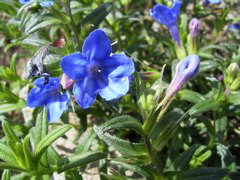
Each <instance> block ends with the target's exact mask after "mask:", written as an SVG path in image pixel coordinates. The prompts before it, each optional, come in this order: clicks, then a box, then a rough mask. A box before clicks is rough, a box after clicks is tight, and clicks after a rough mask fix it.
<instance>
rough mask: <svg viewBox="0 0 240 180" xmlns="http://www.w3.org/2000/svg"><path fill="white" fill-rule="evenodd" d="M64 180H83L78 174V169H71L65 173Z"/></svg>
mask: <svg viewBox="0 0 240 180" xmlns="http://www.w3.org/2000/svg"><path fill="white" fill-rule="evenodd" d="M64 174H65V180H83V178H82V175H81V174H80V173H79V170H78V169H73V170H69V171H65V172H64Z"/></svg>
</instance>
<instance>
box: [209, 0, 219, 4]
mask: <svg viewBox="0 0 240 180" xmlns="http://www.w3.org/2000/svg"><path fill="white" fill-rule="evenodd" d="M221 1H222V0H205V4H208V3H211V4H220V3H221Z"/></svg>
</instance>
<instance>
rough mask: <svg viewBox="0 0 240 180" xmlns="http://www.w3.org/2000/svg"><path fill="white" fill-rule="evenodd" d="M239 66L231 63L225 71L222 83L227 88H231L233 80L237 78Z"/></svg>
mask: <svg viewBox="0 0 240 180" xmlns="http://www.w3.org/2000/svg"><path fill="white" fill-rule="evenodd" d="M239 72H240V71H239V66H238V64H237V63H231V64H230V65H229V66H228V68H227V69H226V73H225V77H224V82H225V84H226V85H227V86H231V84H232V82H233V81H234V79H235V78H236V77H237V75H238V73H239Z"/></svg>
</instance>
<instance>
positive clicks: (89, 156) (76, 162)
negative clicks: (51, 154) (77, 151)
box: [57, 152, 107, 173]
mask: <svg viewBox="0 0 240 180" xmlns="http://www.w3.org/2000/svg"><path fill="white" fill-rule="evenodd" d="M106 157H107V154H106V153H103V152H85V153H83V154H81V155H75V156H72V157H66V158H63V159H60V160H59V161H58V164H57V168H58V170H57V171H58V173H60V172H63V171H67V170H69V169H72V168H76V167H78V166H82V165H87V164H89V163H92V162H95V161H98V160H100V159H103V158H106Z"/></svg>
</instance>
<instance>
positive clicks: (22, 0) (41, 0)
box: [19, 0, 54, 7]
mask: <svg viewBox="0 0 240 180" xmlns="http://www.w3.org/2000/svg"><path fill="white" fill-rule="evenodd" d="M19 2H20V3H21V4H26V3H29V2H35V1H34V0H19ZM38 3H39V4H40V6H42V7H47V6H53V4H54V1H53V0H52V1H47V0H39V1H38Z"/></svg>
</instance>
